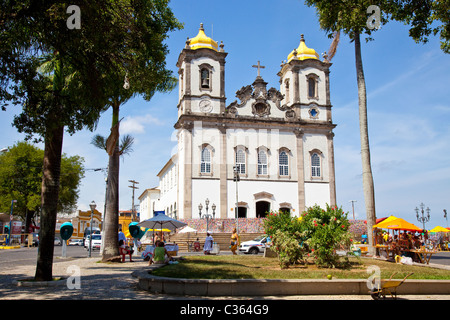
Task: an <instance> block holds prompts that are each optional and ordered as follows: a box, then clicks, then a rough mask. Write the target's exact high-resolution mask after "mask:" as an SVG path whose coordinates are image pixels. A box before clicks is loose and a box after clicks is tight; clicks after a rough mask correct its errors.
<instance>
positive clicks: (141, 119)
mask: <svg viewBox="0 0 450 320" xmlns="http://www.w3.org/2000/svg"><path fill="white" fill-rule="evenodd" d="M163 124H164V123H163V121H161V120H160V119H158V118H155V117H153V116H152V115H150V114H146V115H144V116H135V117H126V118H125V119H123V120H122V122H121V123H120V133H121V134H128V133H135V134H141V133H145V128H146V127H147V126H149V125H157V126H161V125H163Z"/></svg>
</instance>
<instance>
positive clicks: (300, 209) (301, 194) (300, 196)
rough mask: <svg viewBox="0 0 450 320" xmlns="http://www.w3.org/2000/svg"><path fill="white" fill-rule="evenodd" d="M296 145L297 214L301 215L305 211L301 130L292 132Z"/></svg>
mask: <svg viewBox="0 0 450 320" xmlns="http://www.w3.org/2000/svg"><path fill="white" fill-rule="evenodd" d="M294 133H295V137H296V145H297V148H296V150H297V153H296V158H297V179H298V185H297V189H298V214H299V215H301V214H302V213H303V211H305V210H306V205H305V163H304V157H303V129H300V128H298V129H295V130H294Z"/></svg>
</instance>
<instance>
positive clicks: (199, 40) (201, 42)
mask: <svg viewBox="0 0 450 320" xmlns="http://www.w3.org/2000/svg"><path fill="white" fill-rule="evenodd" d="M189 47H190V48H191V49H193V50H196V49H200V48H207V49H212V50H214V51H218V47H219V46H218V45H217V42H215V41H214V40H213V39H211V38H210V37H207V36H206V34H205V29H203V23H200V29H199V30H198V34H197V36H195V37H194V38H192V39H189Z"/></svg>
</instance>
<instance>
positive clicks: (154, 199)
mask: <svg viewBox="0 0 450 320" xmlns="http://www.w3.org/2000/svg"><path fill="white" fill-rule="evenodd" d="M226 57H227V53H226V52H225V51H224V46H223V44H222V43H221V44H220V45H218V43H217V42H216V41H214V40H213V39H211V38H209V37H208V36H206V34H205V32H204V29H203V26H202V25H201V27H200V29H199V33H198V35H197V36H196V37H194V38H191V39H188V40H187V41H186V45H185V47H184V49H182V51H181V53H180V55H179V58H178V62H177V67H178V74H179V86H178V87H179V100H178V105H177V108H178V121H177V123H176V124H175V126H174V127H175V129H176V130H177V139H178V144H177V152H176V153H175V154H174V155H173V156H172V158H171V159H170V160H169V161H168V162H167V163H166V164H165V165H164V167H163V168H162V169H161V171H160V172H159V173H158V177H159V181H160V184H159V186H158V187H155V188H152V189H147V190H146V191H144V192H143V194H142V195H141V196H140V197H139V199H140V201H141V219H146V218H150V217H151V216H153V212H154V211H165V213H166V214H167V215H169V216H173V217H176V218H177V219H197V218H201V217H202V215H204V214H205V213H208V214H209V215H211V216H214V217H215V218H216V219H217V218H219V219H230V218H235V217H239V218H259V217H264V216H265V215H266V214H267V213H268V212H270V211H278V210H283V211H289V212H291V213H292V214H293V215H295V216H299V215H300V214H301V213H302V212H303V211H304V210H305V209H306V208H307V207H309V206H313V205H315V204H318V205H320V206H322V207H325V205H326V204H329V205H334V204H336V189H335V169H334V150H333V136H334V134H333V129H334V128H335V126H336V125H335V124H333V121H332V105H331V102H330V83H329V68H330V66H331V63H329V62H328V61H327V60H326V56H324V60H323V61H321V60H320V59H319V55H318V54H317V53H316V51H315V50H313V49H310V48H308V47H307V46H306V44H305V39H304V38H303V35H302V37H301V39H300V44H299V46H298V48H296V49H294V50H293V51H292V52H291V53H290V54H289V55H288V56H287V60H285V61H283V63H282V65H281V69H280V71H279V73H278V76H279V78H280V81H279V83H280V87H279V89H278V90H277V89H275V88H272V87H271V88H268V87H267V82H265V81H264V79H263V78H262V77H261V75H260V69H261V68H263V66H261V65H260V63H259V61H258V64H257V65H254V66H253V67H256V68H257V74H258V75H257V77H256V79H255V80H254V82H253V83H251V84H247V85H244V86H243V87H242V88H241V89H240V90H238V91H237V92H236V99H235V100H234V101H233V102H231V103H229V104H227V99H226V95H225V59H226ZM206 199H208V201H207V200H206ZM206 205H208V212H206V210H207V209H206ZM236 208H237V210H236Z"/></svg>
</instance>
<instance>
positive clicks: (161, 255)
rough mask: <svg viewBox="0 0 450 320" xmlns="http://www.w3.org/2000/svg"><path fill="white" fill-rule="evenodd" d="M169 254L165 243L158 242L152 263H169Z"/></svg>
mask: <svg viewBox="0 0 450 320" xmlns="http://www.w3.org/2000/svg"><path fill="white" fill-rule="evenodd" d="M169 259H170V258H169V253H168V252H167V249H166V248H165V247H164V242H162V241H160V242H158V245H157V247H155V250H154V251H153V259H152V260H150V263H149V264H151V262H152V261H153V263H155V264H166V263H168V262H169Z"/></svg>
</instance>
